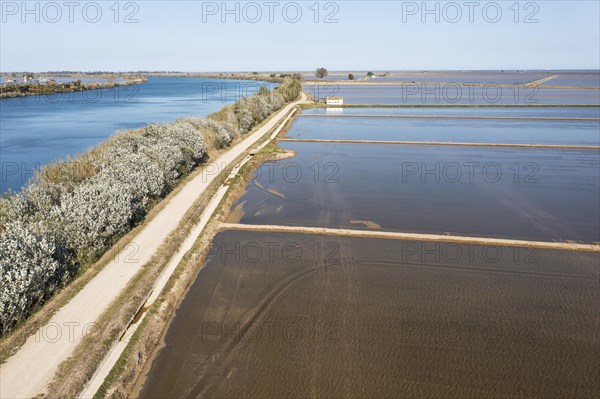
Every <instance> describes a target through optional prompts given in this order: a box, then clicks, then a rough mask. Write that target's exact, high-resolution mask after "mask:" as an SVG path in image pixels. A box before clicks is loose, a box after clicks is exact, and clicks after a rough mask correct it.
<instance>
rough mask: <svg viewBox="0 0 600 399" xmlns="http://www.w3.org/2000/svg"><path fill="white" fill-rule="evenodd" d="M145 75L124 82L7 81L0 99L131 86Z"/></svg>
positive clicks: (140, 81) (0, 91) (0, 93)
mask: <svg viewBox="0 0 600 399" xmlns="http://www.w3.org/2000/svg"><path fill="white" fill-rule="evenodd" d="M147 80H148V79H147V78H146V77H138V78H132V79H128V80H126V81H125V82H111V83H98V82H92V83H81V80H76V81H73V82H66V83H54V84H52V83H8V84H6V83H5V84H3V85H0V99H4V98H17V97H28V96H44V95H52V94H57V93H73V92H77V91H87V90H100V89H112V88H114V87H120V86H131V85H137V84H142V83H145V82H146V81H147Z"/></svg>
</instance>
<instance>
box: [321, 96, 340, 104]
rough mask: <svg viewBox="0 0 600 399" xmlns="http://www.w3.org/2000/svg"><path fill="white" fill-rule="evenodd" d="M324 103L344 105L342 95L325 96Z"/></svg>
mask: <svg viewBox="0 0 600 399" xmlns="http://www.w3.org/2000/svg"><path fill="white" fill-rule="evenodd" d="M325 104H327V105H344V98H343V97H325Z"/></svg>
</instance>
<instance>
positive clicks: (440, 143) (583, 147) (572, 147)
mask: <svg viewBox="0 0 600 399" xmlns="http://www.w3.org/2000/svg"><path fill="white" fill-rule="evenodd" d="M279 141H284V142H291V143H339V144H392V145H432V146H454V147H506V148H546V149H566V150H600V146H597V145H561V144H510V143H506V144H504V143H462V142H451V141H394V140H346V139H342V140H335V139H331V140H330V139H291V138H282V139H279Z"/></svg>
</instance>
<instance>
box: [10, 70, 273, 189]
mask: <svg viewBox="0 0 600 399" xmlns="http://www.w3.org/2000/svg"><path fill="white" fill-rule="evenodd" d="M261 85H268V86H270V87H271V86H273V84H272V83H266V82H255V81H239V80H219V79H203V78H180V77H150V78H149V79H148V82H146V83H144V84H141V85H136V86H123V87H116V88H113V89H102V90H90V91H83V92H77V93H60V94H55V95H50V96H30V97H20V98H9V99H2V100H0V162H1V167H2V170H1V178H0V193H5V192H6V191H8V190H13V191H18V190H20V188H21V187H22V186H23V185H24V184H25V182H26V181H27V180H28V179H29V178H31V176H32V175H33V171H34V169H35V168H39V167H40V166H42V165H44V164H46V163H48V162H51V161H55V160H59V159H64V158H66V157H69V156H75V155H77V154H80V153H82V152H85V151H86V150H87V149H89V148H90V147H93V146H95V145H97V144H98V143H100V142H102V141H103V140H105V139H106V138H107V137H109V136H110V135H112V134H113V133H115V132H116V131H118V130H122V129H130V128H137V127H140V126H144V125H146V124H148V123H155V122H170V121H173V120H175V119H177V118H181V117H187V116H206V115H208V114H210V113H212V112H215V111H218V110H219V109H220V108H222V107H223V106H225V105H226V104H229V103H233V102H235V101H236V100H238V99H240V98H241V97H242V96H248V95H252V94H254V93H255V92H256V91H258V89H259V87H260V86H261Z"/></svg>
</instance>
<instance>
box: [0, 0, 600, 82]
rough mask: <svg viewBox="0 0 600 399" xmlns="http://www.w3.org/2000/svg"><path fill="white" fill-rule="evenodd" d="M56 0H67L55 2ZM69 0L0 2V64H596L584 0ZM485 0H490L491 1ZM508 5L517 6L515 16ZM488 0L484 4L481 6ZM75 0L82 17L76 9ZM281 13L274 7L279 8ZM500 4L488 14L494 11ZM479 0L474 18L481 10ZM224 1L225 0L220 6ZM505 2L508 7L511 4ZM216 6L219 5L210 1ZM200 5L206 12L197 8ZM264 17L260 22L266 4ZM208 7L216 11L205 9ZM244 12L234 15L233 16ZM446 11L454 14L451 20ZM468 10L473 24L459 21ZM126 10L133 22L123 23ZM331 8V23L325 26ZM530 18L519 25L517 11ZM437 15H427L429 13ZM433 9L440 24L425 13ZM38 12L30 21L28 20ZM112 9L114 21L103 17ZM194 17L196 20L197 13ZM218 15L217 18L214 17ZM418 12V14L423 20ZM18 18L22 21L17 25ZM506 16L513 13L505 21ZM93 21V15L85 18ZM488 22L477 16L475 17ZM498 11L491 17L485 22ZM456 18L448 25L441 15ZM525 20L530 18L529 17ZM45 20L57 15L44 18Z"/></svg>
mask: <svg viewBox="0 0 600 399" xmlns="http://www.w3.org/2000/svg"><path fill="white" fill-rule="evenodd" d="M65 1H66V0H65ZM76 1H77V2H78V3H79V6H75V7H74V8H73V9H72V10H71V11H73V15H72V17H73V22H70V21H69V18H70V16H69V11H70V9H69V7H68V6H65V5H64V1H63V0H57V1H56V3H55V4H58V6H59V11H60V13H61V16H60V17H57V15H58V14H57V10H56V7H54V6H53V7H50V6H47V8H44V4H46V3H48V2H39V5H38V6H37V7H38V9H37V10H36V8H35V7H36V5H35V2H30V3H29V4H28V7H29V8H30V10H33V12H32V13H30V14H26V13H25V12H24V10H23V9H22V6H21V1H14V2H13V1H4V0H2V2H1V3H2V4H1V6H2V21H1V31H0V70H1V71H3V72H7V71H23V70H27V71H34V72H35V71H46V70H114V71H127V70H181V71H223V70H225V71H242V70H249V71H255V70H256V71H261V70H314V68H315V67H317V66H325V67H327V68H328V69H330V70H361V69H371V70H414V69H417V70H425V69H598V68H599V66H600V65H599V64H600V50H599V49H600V25H599V19H600V17H599V15H600V6H599V2H598V1H597V0H591V1H536V2H529V3H530V4H529V5H528V8H527V9H525V6H526V5H527V4H528V2H527V1H521V2H516V1H514V0H510V1H497V2H495V3H494V2H489V1H478V2H476V3H478V4H479V5H478V6H474V8H470V7H468V6H466V5H465V1H457V2H456V3H454V4H458V5H459V8H458V9H457V8H456V7H452V6H449V5H447V2H443V1H440V2H428V3H427V7H428V8H429V9H433V10H435V7H436V4H439V5H438V6H437V7H438V12H437V13H435V12H434V13H433V14H427V15H422V11H423V10H422V7H421V1H418V2H402V1H379V2H372V1H337V2H331V3H333V5H331V4H330V5H329V6H328V8H327V9H325V6H326V5H327V4H328V2H327V1H321V2H318V3H317V4H318V5H319V8H320V13H319V15H318V17H317V18H318V22H317V23H315V21H314V18H315V12H314V8H313V9H311V8H310V7H311V6H312V5H313V4H314V3H315V1H314V0H311V1H297V4H299V5H300V9H301V11H302V16H301V17H299V20H298V21H297V22H296V23H292V22H291V21H293V20H295V19H298V18H296V13H295V5H293V4H292V5H290V4H291V3H292V2H288V1H277V2H276V3H279V5H278V6H275V5H273V6H271V8H269V6H265V5H264V3H265V2H264V1H261V0H259V1H257V2H256V3H254V4H258V5H260V9H261V12H262V16H261V17H260V19H259V20H258V22H255V23H253V22H252V20H253V19H256V18H257V14H256V8H253V7H250V6H246V7H245V8H244V5H245V4H246V3H247V2H239V6H238V7H239V8H238V10H239V13H238V15H239V18H240V21H239V22H236V21H235V17H236V15H235V14H228V15H222V14H221V11H222V2H221V1H218V2H202V1H136V2H130V3H134V4H133V5H131V4H129V6H128V7H127V8H125V6H126V4H127V2H126V1H122V2H120V3H119V9H120V12H119V14H118V16H116V15H115V12H114V7H113V9H111V6H112V4H113V3H114V2H115V1H114V0H111V1H97V3H98V4H99V5H100V9H101V11H102V15H101V16H100V17H99V18H97V17H96V9H95V5H93V4H92V5H90V3H92V2H90V1H85V0H76ZM491 3H493V4H491ZM515 3H516V4H517V5H518V8H519V13H518V15H516V13H515V7H514V6H513V4H515ZM490 4H491V5H490ZM84 5H85V6H86V7H87V8H86V11H87V13H86V14H85V16H86V18H87V20H86V19H85V18H84V13H83V6H84ZM284 5H285V6H286V7H287V14H284V13H283V6H284ZM496 5H499V8H500V10H501V12H502V15H501V17H499V18H498V17H496V12H497V8H498V7H496ZM484 6H487V8H486V10H487V13H486V14H485V15H484V11H483V8H484ZM228 7H229V8H231V9H234V7H235V2H230V3H228ZM511 7H512V8H511ZM216 8H218V9H216ZM203 9H204V10H205V11H207V12H206V13H204V14H203ZM270 9H271V10H272V11H273V19H274V21H273V22H270V21H269V10H270ZM208 11H212V12H213V13H214V12H216V14H214V15H213V14H210V13H209V12H208ZM244 11H245V13H244ZM457 11H458V12H460V14H461V15H460V17H458V14H457ZM470 11H472V17H473V22H470V21H469V18H470V15H469V14H470ZM132 12H134V13H135V15H134V17H133V18H132V19H136V20H137V22H134V23H123V20H124V19H125V17H126V16H127V15H128V14H130V13H132ZM332 12H335V15H334V17H333V18H332V19H334V20H335V19H337V22H333V23H324V19H325V17H326V16H327V15H328V14H330V13H332ZM531 13H533V16H531V17H530V19H531V20H532V21H531V22H533V23H525V22H524V20H525V19H526V17H527V16H528V15H530V14H531ZM436 14H437V15H436ZM436 16H438V17H439V22H436V21H435V18H436ZM36 17H39V22H36V21H35V18H36ZM115 17H117V20H118V21H119V22H118V23H115V22H114V18H115ZM203 17H204V19H205V21H203ZM222 17H226V21H225V22H222V20H221V18H222ZM423 17H425V18H426V20H425V22H423V21H422V18H423ZM23 18H25V21H24V22H23ZM515 18H516V19H517V20H518V22H515ZM94 19H98V22H96V23H92V22H90V21H92V20H94ZM486 19H487V20H486ZM495 19H498V21H497V22H495V23H493V22H491V21H493V20H495ZM455 20H456V21H457V22H455V23H452V21H455ZM533 20H537V22H534V21H533ZM52 21H56V22H54V23H52Z"/></svg>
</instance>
